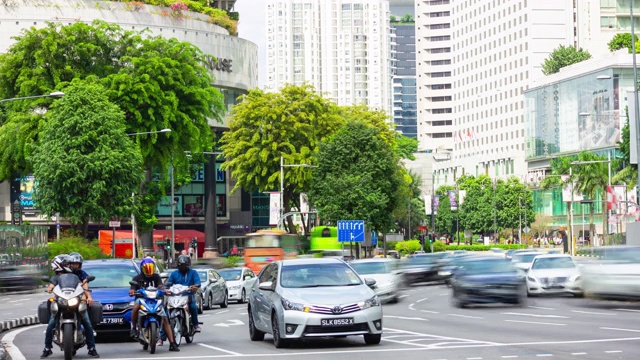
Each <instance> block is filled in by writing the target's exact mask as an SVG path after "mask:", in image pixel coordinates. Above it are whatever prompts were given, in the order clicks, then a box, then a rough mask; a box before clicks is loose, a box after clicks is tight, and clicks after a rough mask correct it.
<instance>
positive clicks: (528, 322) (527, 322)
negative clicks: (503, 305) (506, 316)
mask: <svg viewBox="0 0 640 360" xmlns="http://www.w3.org/2000/svg"><path fill="white" fill-rule="evenodd" d="M505 321H507V322H514V323H524V324H536V325H555V326H567V324H558V323H548V322H537V321H520V320H505Z"/></svg>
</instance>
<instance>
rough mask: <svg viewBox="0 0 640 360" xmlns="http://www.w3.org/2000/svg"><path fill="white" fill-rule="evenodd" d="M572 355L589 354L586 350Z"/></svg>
mask: <svg viewBox="0 0 640 360" xmlns="http://www.w3.org/2000/svg"><path fill="white" fill-rule="evenodd" d="M571 355H587V353H586V352H579V353H571Z"/></svg>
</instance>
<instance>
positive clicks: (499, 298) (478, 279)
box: [451, 256, 527, 308]
mask: <svg viewBox="0 0 640 360" xmlns="http://www.w3.org/2000/svg"><path fill="white" fill-rule="evenodd" d="M451 287H452V289H453V304H454V306H456V307H459V308H463V307H465V306H467V305H468V304H471V303H481V304H482V303H484V304H486V303H496V302H499V303H507V304H517V305H520V306H524V305H525V304H526V298H527V290H526V284H525V280H524V277H523V276H521V275H520V274H519V272H518V271H517V270H516V268H514V267H513V266H512V265H511V264H510V263H509V261H507V260H506V259H503V258H500V257H497V256H471V257H467V258H466V259H465V260H464V261H462V262H461V263H460V266H459V267H458V268H457V269H456V270H455V272H454V275H453V277H452V279H451Z"/></svg>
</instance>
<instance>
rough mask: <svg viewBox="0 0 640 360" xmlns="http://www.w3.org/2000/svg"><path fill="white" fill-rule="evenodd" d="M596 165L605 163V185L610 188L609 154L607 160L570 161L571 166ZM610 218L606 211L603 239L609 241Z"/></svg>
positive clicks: (609, 211)
mask: <svg viewBox="0 0 640 360" xmlns="http://www.w3.org/2000/svg"><path fill="white" fill-rule="evenodd" d="M598 163H607V185H609V186H611V152H607V160H585V161H572V162H571V165H583V164H598ZM610 216H611V210H607V213H606V220H607V225H606V227H607V229H605V228H603V229H602V231H603V232H604V239H605V240H608V239H609V229H608V227H609V217H610Z"/></svg>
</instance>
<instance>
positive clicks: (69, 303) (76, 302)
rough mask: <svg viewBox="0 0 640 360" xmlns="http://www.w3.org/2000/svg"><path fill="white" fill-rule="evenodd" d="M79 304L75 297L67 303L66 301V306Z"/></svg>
mask: <svg viewBox="0 0 640 360" xmlns="http://www.w3.org/2000/svg"><path fill="white" fill-rule="evenodd" d="M79 302H80V301H79V300H78V298H77V297H75V298H73V299H69V301H67V304H68V305H69V306H76V305H78V303H79Z"/></svg>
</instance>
